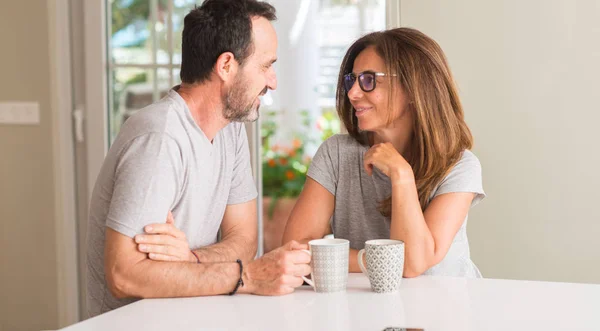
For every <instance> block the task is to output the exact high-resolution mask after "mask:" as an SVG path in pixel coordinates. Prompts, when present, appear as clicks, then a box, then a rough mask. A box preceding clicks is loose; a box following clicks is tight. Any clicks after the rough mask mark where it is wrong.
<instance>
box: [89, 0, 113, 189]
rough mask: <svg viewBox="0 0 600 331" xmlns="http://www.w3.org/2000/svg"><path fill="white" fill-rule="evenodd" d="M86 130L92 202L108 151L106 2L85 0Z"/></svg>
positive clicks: (103, 0)
mask: <svg viewBox="0 0 600 331" xmlns="http://www.w3.org/2000/svg"><path fill="white" fill-rule="evenodd" d="M83 11H84V27H85V31H84V51H85V84H86V89H85V131H86V149H87V184H88V192H87V193H88V195H87V196H88V199H89V198H90V197H91V196H92V190H93V189H94V183H95V182H96V177H98V174H99V173H100V168H101V167H102V162H103V161H104V157H105V156H106V152H107V151H108V121H107V117H108V113H107V109H108V91H107V89H108V87H107V68H108V66H107V59H106V51H107V50H106V40H107V39H106V1H105V0H100V1H84V6H83Z"/></svg>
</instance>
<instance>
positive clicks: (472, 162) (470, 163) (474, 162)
mask: <svg viewBox="0 0 600 331" xmlns="http://www.w3.org/2000/svg"><path fill="white" fill-rule="evenodd" d="M464 168H467V169H474V168H475V169H481V162H479V158H478V157H477V156H476V155H475V153H473V152H472V151H470V150H468V149H465V150H464V151H463V152H462V155H461V157H460V160H458V162H457V163H456V165H454V167H453V169H452V171H457V170H460V169H464Z"/></svg>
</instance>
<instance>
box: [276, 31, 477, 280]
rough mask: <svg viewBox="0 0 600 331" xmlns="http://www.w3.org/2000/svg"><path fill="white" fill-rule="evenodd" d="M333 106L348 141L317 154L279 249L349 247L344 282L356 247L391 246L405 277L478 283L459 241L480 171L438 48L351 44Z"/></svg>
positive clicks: (402, 42) (405, 41) (398, 35)
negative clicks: (388, 242)
mask: <svg viewBox="0 0 600 331" xmlns="http://www.w3.org/2000/svg"><path fill="white" fill-rule="evenodd" d="M336 98H337V109H338V114H339V117H340V119H341V120H342V121H343V122H344V125H345V127H346V129H347V130H348V134H342V135H336V136H333V137H331V138H329V139H328V140H327V141H325V142H324V143H323V145H321V147H320V148H319V150H318V151H317V153H316V155H315V157H314V159H313V161H312V164H311V166H310V169H309V171H308V178H307V181H306V184H305V186H304V189H303V191H302V193H301V194H300V197H299V200H298V202H297V204H296V206H295V207H294V210H293V211H292V214H291V216H290V219H289V221H288V224H287V227H286V230H285V234H284V238H283V242H288V241H289V240H292V239H293V240H297V241H300V242H303V243H306V242H308V241H309V240H312V239H315V238H321V237H323V236H324V235H326V234H329V233H331V232H333V234H334V236H335V237H336V238H345V239H348V240H350V248H351V249H350V267H349V268H350V272H360V269H359V267H358V263H357V253H358V250H360V249H361V248H363V247H364V243H365V241H367V240H370V239H382V238H390V239H398V240H402V241H404V243H405V262H404V263H405V265H404V277H415V276H418V275H421V274H428V275H448V276H461V277H481V274H480V273H479V270H478V269H477V267H476V266H475V264H474V263H473V262H472V261H471V259H470V253H469V243H468V240H467V233H466V224H467V216H468V212H469V209H470V208H471V207H472V206H474V205H475V204H477V203H478V202H479V201H480V200H481V199H483V197H484V196H485V194H484V192H483V188H482V179H481V166H480V163H479V160H478V159H477V157H475V155H473V153H472V152H470V151H469V149H470V148H471V147H472V144H473V139H472V136H471V133H470V131H469V128H468V127H467V125H466V123H465V121H464V116H463V110H462V106H461V103H460V100H459V97H458V93H457V90H456V86H455V85H454V82H453V78H452V74H451V73H450V69H449V67H448V63H447V61H446V58H445V56H444V53H443V51H442V50H441V48H440V47H439V45H438V44H437V43H436V42H435V41H433V40H432V39H431V38H429V37H427V36H425V35H424V34H423V33H421V32H419V31H416V30H414V29H409V28H398V29H392V30H387V31H383V32H374V33H371V34H368V35H366V36H364V37H362V38H360V39H359V40H357V41H356V42H355V43H354V44H353V45H352V46H350V48H349V50H348V52H347V53H346V56H345V57H344V60H343V62H342V66H341V69H340V75H339V79H338V88H337V95H336Z"/></svg>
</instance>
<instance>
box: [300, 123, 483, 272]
mask: <svg viewBox="0 0 600 331" xmlns="http://www.w3.org/2000/svg"><path fill="white" fill-rule="evenodd" d="M368 149H369V147H367V146H363V145H361V144H359V143H358V142H357V141H356V140H355V139H354V138H352V137H350V136H349V135H347V134H339V135H335V136H333V137H331V138H329V139H327V140H326V141H325V142H324V143H323V144H322V145H321V147H319V150H318V151H317V153H316V154H315V157H314V158H313V160H312V163H311V165H310V168H309V170H308V176H309V177H310V178H312V179H313V180H315V181H316V182H317V183H319V184H321V185H322V186H323V187H325V189H327V190H328V191H329V192H331V194H333V195H334V196H335V209H334V213H333V216H332V219H331V229H332V231H333V234H334V236H335V237H336V238H344V239H348V240H350V248H354V249H362V248H364V244H365V241H367V240H372V239H384V238H389V237H390V224H391V219H390V218H389V217H385V216H383V215H381V214H380V213H379V210H378V206H379V203H380V202H381V201H383V200H385V199H386V198H387V197H389V196H390V195H391V183H390V179H389V177H387V176H386V175H384V174H383V173H382V172H380V171H379V170H378V169H377V168H375V169H374V171H373V175H372V176H369V175H368V174H367V173H366V171H365V169H364V166H363V156H364V154H365V152H366V151H367V150H368ZM451 192H473V193H475V194H476V195H475V198H474V199H473V202H472V203H471V207H473V206H475V205H476V204H477V203H478V202H479V201H481V199H483V198H484V197H485V193H484V191H483V185H482V178H481V164H480V163H479V160H478V159H477V157H476V156H475V155H474V154H473V153H472V152H471V151H469V150H465V151H464V152H463V155H462V158H461V159H460V160H459V162H458V163H457V164H456V165H455V166H454V167H453V168H452V170H451V171H450V173H449V174H448V175H447V176H446V177H445V178H444V179H443V180H442V181H441V182H440V184H439V185H438V186H437V187H436V188H435V189H434V190H433V193H432V195H431V198H430V200H429V201H431V200H432V199H433V198H435V197H436V196H438V195H441V194H445V193H451ZM467 219H468V215H467V217H465V221H464V222H463V224H462V226H461V227H460V229H459V230H458V232H457V233H456V236H455V237H454V241H453V242H452V245H451V246H450V249H449V250H448V253H447V254H446V256H445V257H444V259H443V260H442V261H441V262H440V263H438V264H437V265H435V266H433V267H431V268H430V269H429V270H427V271H426V272H425V273H424V274H425V275H438V276H457V277H481V273H480V272H479V270H478V269H477V267H476V266H475V264H474V263H473V262H472V261H471V257H470V252H469V241H468V239H467Z"/></svg>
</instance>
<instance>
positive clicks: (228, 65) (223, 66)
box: [214, 52, 239, 82]
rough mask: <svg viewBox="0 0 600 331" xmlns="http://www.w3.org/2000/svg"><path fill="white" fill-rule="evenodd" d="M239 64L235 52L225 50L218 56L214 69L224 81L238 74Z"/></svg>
mask: <svg viewBox="0 0 600 331" xmlns="http://www.w3.org/2000/svg"><path fill="white" fill-rule="evenodd" d="M238 66H239V65H238V62H237V60H236V59H235V56H234V55H233V53H231V52H225V53H223V54H221V55H219V57H218V58H217V62H216V63H215V68H214V70H215V73H216V74H217V76H218V77H219V78H220V79H221V80H222V81H224V82H228V81H230V80H232V79H233V77H235V75H236V74H237V70H238Z"/></svg>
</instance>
